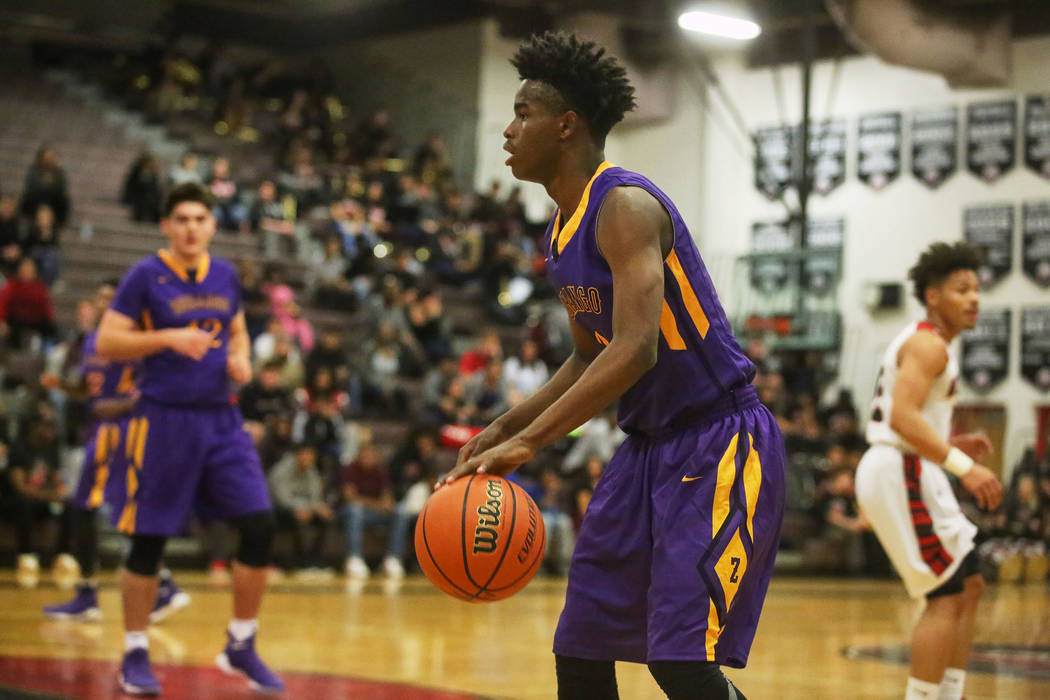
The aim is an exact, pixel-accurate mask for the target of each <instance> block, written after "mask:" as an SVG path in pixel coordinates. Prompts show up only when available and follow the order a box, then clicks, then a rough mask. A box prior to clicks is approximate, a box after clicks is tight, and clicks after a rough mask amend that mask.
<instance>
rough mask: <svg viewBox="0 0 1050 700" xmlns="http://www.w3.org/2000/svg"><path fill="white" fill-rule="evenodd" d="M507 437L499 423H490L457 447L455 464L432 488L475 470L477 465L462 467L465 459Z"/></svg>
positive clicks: (465, 461) (439, 486)
mask: <svg viewBox="0 0 1050 700" xmlns="http://www.w3.org/2000/svg"><path fill="white" fill-rule="evenodd" d="M508 437H509V436H508V435H507V434H506V432H505V431H504V429H503V426H502V425H500V424H499V423H490V424H489V425H488V427H486V428H485V429H484V430H482V431H481V432H480V433H478V434H477V435H475V436H474V437H472V438H471V439H470V440H469V441H468V442H467V444H465V445H463V447H461V448H459V455H457V457H456V466H455V467H454V468H453V469H452V471H450V472H449V473H448V474H447V475H445V477H444V478H442V479H441V480H440V481H438V482H437V484H435V485H434V488H435V489H439V488H441V487H442V486H444V485H445V484H450V483H452V482H453V481H455V480H456V479H458V478H459V477H461V476H464V475H466V474H470V473H471V472H473V471H475V470H476V469H477V467H473V468H466V467H464V465H465V464H466V463H467V461H468V460H469V459H470V458H471V457H473V456H474V455H479V454H481V453H482V452H485V451H486V450H489V449H491V448H493V447H495V446H496V445H498V444H500V443H501V442H503V441H504V440H506V439H507V438H508Z"/></svg>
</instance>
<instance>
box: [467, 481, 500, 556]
mask: <svg viewBox="0 0 1050 700" xmlns="http://www.w3.org/2000/svg"><path fill="white" fill-rule="evenodd" d="M485 495H486V496H488V500H487V501H485V505H481V506H478V526H477V527H476V528H474V554H477V553H478V552H481V553H483V554H491V553H492V552H495V551H496V544H497V541H498V540H499V531H498V530H497V529H496V528H498V527H499V518H500V512H501V511H502V510H503V486H502V485H501V484H500V482H498V481H496V480H490V481H489V482H488V483H487V484H486V488H485Z"/></svg>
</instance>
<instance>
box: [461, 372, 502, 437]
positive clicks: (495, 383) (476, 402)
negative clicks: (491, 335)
mask: <svg viewBox="0 0 1050 700" xmlns="http://www.w3.org/2000/svg"><path fill="white" fill-rule="evenodd" d="M465 381H466V386H465V387H464V389H465V394H466V400H467V403H468V404H470V405H471V406H473V407H474V420H475V421H477V422H479V423H480V424H482V425H488V424H489V423H491V422H492V421H493V420H495V419H496V418H499V417H500V416H501V415H503V414H504V413H505V412H506V410H507V396H506V393H505V392H504V391H503V363H502V362H500V361H499V360H495V361H493V362H490V363H489V365H488V366H487V367H486V368H485V369H484V370H483V371H481V372H475V373H474V374H473V375H471V376H469V377H466V378H465Z"/></svg>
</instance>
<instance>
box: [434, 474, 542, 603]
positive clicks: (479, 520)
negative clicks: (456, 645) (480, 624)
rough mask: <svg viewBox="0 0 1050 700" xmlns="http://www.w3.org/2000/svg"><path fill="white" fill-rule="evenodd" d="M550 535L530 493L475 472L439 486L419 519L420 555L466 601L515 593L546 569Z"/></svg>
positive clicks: (442, 584)
mask: <svg viewBox="0 0 1050 700" xmlns="http://www.w3.org/2000/svg"><path fill="white" fill-rule="evenodd" d="M545 545H546V534H545V532H544V529H543V517H542V516H541V515H540V509H539V507H538V506H537V505H536V502H535V501H533V500H532V499H531V498H530V497H529V494H527V493H525V491H524V490H523V489H522V488H521V487H520V486H518V485H517V484H514V483H511V482H510V481H507V480H506V479H503V478H502V477H498V476H488V475H485V474H474V475H472V476H470V477H463V478H462V479H457V480H456V481H454V482H452V483H451V484H449V485H447V486H445V487H443V488H442V489H440V490H439V491H437V492H436V493H435V494H434V495H433V496H431V497H430V500H429V501H427V504H426V505H425V506H424V507H423V512H421V513H420V514H419V520H417V521H416V558H417V559H419V565H420V567H422V569H423V573H425V574H426V575H427V578H429V579H430V580H431V581H432V582H433V584H434V585H435V586H437V587H438V588H440V589H441V590H442V591H444V592H445V593H448V594H449V595H450V596H452V597H454V598H459V599H460V600H466V601H470V602H472V603H474V602H489V601H493V600H502V599H504V598H507V597H509V596H512V595H514V594H515V593H517V592H518V591H520V590H521V589H522V588H524V587H525V584H527V583H528V582H529V581H530V580H532V577H533V576H535V575H536V572H537V571H538V570H539V568H540V563H541V562H542V561H543V549H544V546H545Z"/></svg>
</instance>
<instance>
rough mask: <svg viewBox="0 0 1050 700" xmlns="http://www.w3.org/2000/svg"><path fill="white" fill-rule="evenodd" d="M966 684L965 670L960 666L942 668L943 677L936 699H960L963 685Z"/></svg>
mask: <svg viewBox="0 0 1050 700" xmlns="http://www.w3.org/2000/svg"><path fill="white" fill-rule="evenodd" d="M964 685H966V671H964V670H963V669H961V668H950V667H949V668H946V669H944V677H943V678H941V685H940V689H941V694H940V695H938V696H937V700H962V696H963V686H964Z"/></svg>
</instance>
